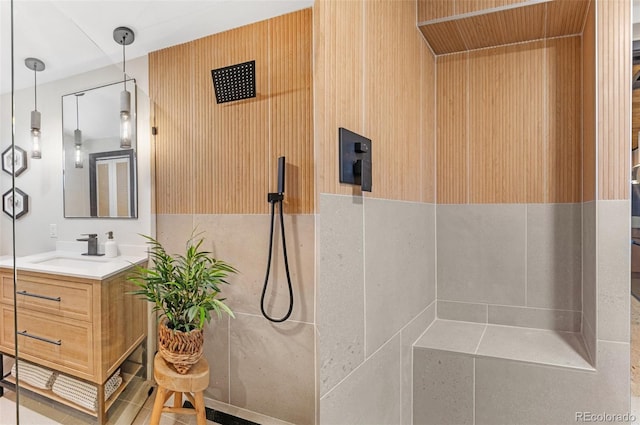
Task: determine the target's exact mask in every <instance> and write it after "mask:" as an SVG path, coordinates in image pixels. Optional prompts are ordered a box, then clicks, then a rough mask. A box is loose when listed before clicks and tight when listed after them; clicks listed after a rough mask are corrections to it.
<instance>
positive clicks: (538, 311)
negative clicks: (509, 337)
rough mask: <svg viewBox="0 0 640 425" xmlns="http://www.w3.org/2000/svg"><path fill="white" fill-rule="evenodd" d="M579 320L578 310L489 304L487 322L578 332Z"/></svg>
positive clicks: (580, 319)
mask: <svg viewBox="0 0 640 425" xmlns="http://www.w3.org/2000/svg"><path fill="white" fill-rule="evenodd" d="M581 321H582V313H581V312H579V311H567V310H550V309H545V308H530V307H514V306H505V305H489V323H493V324H496V325H508V326H522V327H524V328H539V329H551V330H556V331H569V332H580V330H581V326H580V325H581Z"/></svg>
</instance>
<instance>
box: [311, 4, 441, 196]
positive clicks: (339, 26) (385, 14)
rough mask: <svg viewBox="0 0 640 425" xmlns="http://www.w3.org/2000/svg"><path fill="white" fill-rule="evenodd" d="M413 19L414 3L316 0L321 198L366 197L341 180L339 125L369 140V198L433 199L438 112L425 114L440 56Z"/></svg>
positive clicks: (315, 64) (315, 69)
mask: <svg viewBox="0 0 640 425" xmlns="http://www.w3.org/2000/svg"><path fill="white" fill-rule="evenodd" d="M415 19H416V3H415V1H413V0H398V1H371V2H345V1H340V0H318V1H316V3H315V5H314V31H315V33H314V45H315V49H314V54H315V57H314V61H315V62H314V73H315V78H316V81H315V84H316V85H315V88H314V91H315V98H314V105H315V111H314V116H315V120H316V121H315V124H316V130H315V132H316V133H315V134H316V140H317V147H318V157H317V164H318V167H319V168H318V182H319V193H333V194H346V195H351V194H355V195H359V194H360V193H361V192H360V189H359V187H357V186H354V185H347V184H340V183H339V168H338V149H337V148H338V128H339V127H345V128H347V129H349V130H351V131H354V132H356V133H359V134H362V135H364V136H366V137H368V138H371V139H372V153H373V169H374V172H373V185H372V186H373V187H372V192H371V194H367V196H371V197H375V198H383V199H398V200H408V201H426V202H428V201H433V187H432V185H433V184H434V183H433V170H434V168H435V166H434V158H433V156H432V152H433V143H434V142H433V131H434V130H433V116H434V115H435V109H434V108H433V106H431V107H429V109H428V110H425V109H424V108H423V104H424V103H427V102H428V100H427V97H431V102H432V104H433V102H434V98H433V87H434V83H435V81H434V67H433V64H434V61H435V58H434V56H433V55H432V54H431V52H429V49H428V47H427V46H425V45H424V42H423V40H422V37H421V36H420V34H419V33H418V32H417V30H416V28H415ZM344 40H349V42H344ZM423 55H426V56H424V57H423ZM429 60H430V61H431V62H430V64H431V66H429V63H428V61H429ZM425 73H428V75H426V74H425ZM421 86H422V87H424V89H425V90H426V91H427V93H426V94H425V93H424V91H423V90H419V88H420V87H421ZM429 90H431V91H429ZM429 120H431V121H429ZM423 121H424V122H423ZM425 139H428V141H426V142H425ZM425 143H426V144H427V145H428V146H426V147H425ZM425 169H428V170H429V171H428V173H431V174H430V175H429V176H425V175H424V174H423V170H425Z"/></svg>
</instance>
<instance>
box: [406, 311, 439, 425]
mask: <svg viewBox="0 0 640 425" xmlns="http://www.w3.org/2000/svg"><path fill="white" fill-rule="evenodd" d="M435 310H436V309H435V302H433V303H431V304H430V305H429V307H427V308H426V309H425V310H424V311H423V312H422V313H420V314H419V315H418V316H417V317H416V318H415V319H413V320H412V321H411V322H410V323H409V324H408V325H407V326H405V327H404V328H403V329H402V331H401V332H400V337H401V339H402V358H401V363H402V364H401V370H402V372H401V373H402V382H401V385H402V387H401V391H400V395H401V399H402V400H401V401H402V418H401V424H402V425H412V417H413V403H412V401H413V343H414V342H415V341H416V340H417V339H418V338H419V337H420V335H422V333H423V332H424V331H425V329H427V327H429V325H430V324H431V322H433V321H434V320H435V317H436V311H435Z"/></svg>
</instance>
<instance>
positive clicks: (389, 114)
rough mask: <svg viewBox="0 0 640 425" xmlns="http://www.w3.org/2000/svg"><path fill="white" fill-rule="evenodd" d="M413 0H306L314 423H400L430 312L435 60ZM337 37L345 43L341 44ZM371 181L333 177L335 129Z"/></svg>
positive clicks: (406, 416)
mask: <svg viewBox="0 0 640 425" xmlns="http://www.w3.org/2000/svg"><path fill="white" fill-rule="evenodd" d="M415 17H416V3H415V1H413V0H393V1H364V0H357V1H342V0H317V1H316V2H315V4H314V55H315V56H314V87H315V97H314V124H315V138H316V152H317V156H318V157H317V164H318V170H317V171H318V194H319V195H318V196H319V199H318V221H317V270H318V276H317V279H318V286H317V288H318V290H317V297H318V300H317V320H316V323H317V326H318V344H319V354H318V369H319V371H318V373H319V393H320V409H319V410H320V423H323V424H332V425H334V424H349V425H354V424H373V423H379V424H382V423H388V424H411V423H412V418H411V415H412V409H411V406H412V379H413V377H412V373H411V370H412V368H411V365H412V350H411V346H412V344H413V343H414V341H415V340H416V339H417V338H418V336H419V335H420V334H421V333H422V332H423V331H424V330H425V329H426V327H427V326H428V325H429V323H431V322H432V321H433V319H434V317H435V205H434V188H435V186H434V183H435V178H434V177H435V166H434V162H435V161H434V158H435V150H434V147H435V139H434V119H435V108H434V106H435V97H434V95H435V92H434V88H435V72H434V71H435V70H434V68H435V59H434V56H433V55H432V53H431V52H430V51H429V49H428V47H427V46H426V44H425V43H424V41H423V40H422V37H421V35H420V33H419V31H418V30H417V28H416V26H415ZM345 40H348V42H345ZM339 127H345V128H347V129H349V130H352V131H354V132H356V133H359V134H362V135H364V136H366V137H368V138H370V139H371V140H372V142H371V143H372V150H371V151H372V161H373V174H372V177H373V185H372V186H373V187H372V192H371V193H367V194H362V193H361V192H360V189H359V188H358V187H354V186H350V185H346V184H340V183H339V180H338V177H339V176H338V166H337V164H338V151H337V148H338V138H337V135H338V128H339Z"/></svg>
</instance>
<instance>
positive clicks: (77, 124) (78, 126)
mask: <svg viewBox="0 0 640 425" xmlns="http://www.w3.org/2000/svg"><path fill="white" fill-rule="evenodd" d="M76 130H80V109H79V108H78V95H76Z"/></svg>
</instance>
